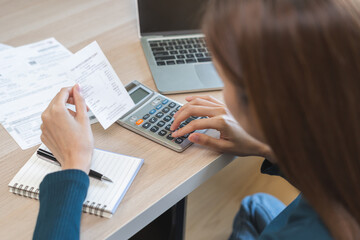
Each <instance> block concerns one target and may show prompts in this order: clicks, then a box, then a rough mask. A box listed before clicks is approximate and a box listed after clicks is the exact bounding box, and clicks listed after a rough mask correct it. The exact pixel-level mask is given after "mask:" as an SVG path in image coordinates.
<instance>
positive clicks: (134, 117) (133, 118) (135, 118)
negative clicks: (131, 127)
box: [130, 116, 138, 122]
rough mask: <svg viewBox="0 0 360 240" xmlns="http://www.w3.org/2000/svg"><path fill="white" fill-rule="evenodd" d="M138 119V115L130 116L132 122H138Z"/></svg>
mask: <svg viewBox="0 0 360 240" xmlns="http://www.w3.org/2000/svg"><path fill="white" fill-rule="evenodd" d="M137 119H138V117H137V116H132V117H131V118H130V122H136V120H137Z"/></svg>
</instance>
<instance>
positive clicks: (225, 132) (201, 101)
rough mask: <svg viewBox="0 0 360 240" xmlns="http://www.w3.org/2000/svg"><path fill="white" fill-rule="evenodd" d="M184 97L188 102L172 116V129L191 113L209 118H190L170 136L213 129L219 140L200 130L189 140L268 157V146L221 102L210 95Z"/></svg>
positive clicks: (237, 152) (269, 151)
mask: <svg viewBox="0 0 360 240" xmlns="http://www.w3.org/2000/svg"><path fill="white" fill-rule="evenodd" d="M186 100H187V101H188V103H187V104H185V105H184V106H183V107H181V108H180V110H179V111H178V112H177V113H176V114H175V115H174V118H175V120H174V122H173V124H172V126H171V130H174V129H177V128H178V127H179V125H180V124H181V122H183V121H184V120H186V119H188V118H189V117H191V116H197V117H202V116H206V117H208V118H204V119H197V120H193V121H191V122H190V123H189V124H187V125H186V126H184V127H182V128H180V129H178V130H177V131H175V132H173V134H172V136H173V137H180V136H184V135H185V134H188V133H191V132H193V131H195V130H201V129H216V130H218V131H219V132H220V138H219V139H217V138H214V137H211V136H208V135H206V134H202V133H192V134H191V135H190V136H189V138H188V139H189V140H190V141H191V142H194V143H197V144H200V145H204V146H208V147H211V148H213V149H215V150H217V151H219V152H223V153H231V154H234V155H237V156H262V157H265V158H271V150H270V148H269V147H268V146H267V145H266V144H264V143H262V142H260V141H258V140H257V139H255V138H253V137H252V136H250V135H249V134H248V133H247V132H246V131H245V130H244V129H243V128H242V127H241V126H240V124H239V123H238V122H237V121H236V120H235V119H234V118H233V117H232V116H231V114H230V113H229V112H228V110H227V109H226V107H225V105H224V104H223V103H221V102H220V101H218V100H216V99H215V98H213V97H210V96H205V97H202V96H194V97H187V98H186Z"/></svg>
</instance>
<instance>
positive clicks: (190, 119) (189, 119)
mask: <svg viewBox="0 0 360 240" xmlns="http://www.w3.org/2000/svg"><path fill="white" fill-rule="evenodd" d="M193 120H195V119H193V118H191V117H189V118H188V119H186V120H185V122H186V123H190V122H191V121H193Z"/></svg>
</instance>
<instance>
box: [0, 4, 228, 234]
mask: <svg viewBox="0 0 360 240" xmlns="http://www.w3.org/2000/svg"><path fill="white" fill-rule="evenodd" d="M0 6H1V7H0V42H1V43H5V44H9V45H12V46H19V45H23V44H27V43H31V42H35V41H39V40H42V39H45V38H49V37H55V38H56V39H57V40H58V41H60V42H61V43H62V44H63V45H64V46H65V47H67V48H69V49H70V50H71V51H73V52H76V51H77V50H79V49H81V48H83V47H85V46H86V45H87V44H89V43H91V42H92V41H94V40H96V41H97V42H98V43H99V45H100V46H101V48H102V50H103V51H104V53H105V55H106V56H107V57H108V59H109V61H110V62H111V64H112V66H113V67H114V69H115V71H116V72H117V74H118V76H119V77H120V79H121V80H122V82H123V84H127V83H129V82H131V81H132V80H134V79H136V80H138V81H140V82H142V83H144V84H145V85H147V86H149V87H150V88H152V89H156V88H155V85H154V82H153V80H152V76H151V73H150V70H149V68H148V65H147V63H146V60H145V57H144V54H143V51H142V48H141V45H140V41H139V38H138V34H137V27H136V9H135V1H134V0H103V1H98V0H77V1H72V0H46V1H45V0H31V1H30V0H21V1H20V0H18V1H6V0H0ZM204 94H205V93H202V95H204ZM206 94H209V93H206ZM210 94H212V95H213V96H215V97H217V98H220V99H221V98H222V96H221V92H219V91H217V92H211V93H210ZM170 97H171V98H173V99H175V100H177V101H179V102H184V95H172V96H170ZM92 129H93V132H94V136H95V146H96V147H98V148H101V149H106V150H110V151H114V152H119V153H123V154H127V155H132V156H136V157H139V158H143V159H145V163H144V165H143V167H142V169H141V170H140V172H139V174H138V176H137V177H136V179H135V181H134V182H133V184H132V186H131V188H130V189H129V191H128V193H127V194H126V196H125V198H124V199H123V201H122V202H121V204H120V205H119V208H118V209H117V211H116V213H115V214H114V216H113V217H112V218H111V219H106V218H100V217H96V216H93V215H90V214H83V216H82V222H81V238H82V239H104V238H109V239H126V238H129V237H130V236H132V235H133V234H135V233H136V232H137V231H139V230H140V229H142V228H143V227H144V226H146V225H147V224H148V223H149V222H151V221H152V220H154V219H155V218H156V217H158V216H159V215H160V214H161V213H163V212H164V211H165V210H167V209H168V208H170V207H171V206H172V205H174V204H175V203H176V202H178V201H179V200H181V199H182V198H183V197H185V196H186V195H187V194H189V193H190V192H191V191H193V190H194V189H195V188H196V187H198V186H199V185H200V184H201V183H203V182H204V181H205V180H207V179H208V178H210V177H211V176H212V175H214V174H215V173H216V172H218V171H219V170H220V169H222V168H223V167H224V166H226V165H227V164H228V163H229V162H231V161H232V159H233V157H232V156H224V155H220V154H218V153H216V152H213V151H210V150H208V149H205V148H202V147H200V146H192V147H191V148H189V149H187V150H186V151H185V152H184V153H181V154H179V153H176V152H174V151H171V150H169V149H167V148H165V147H162V146H160V145H158V144H156V143H154V142H152V141H150V140H147V139H145V138H144V137H141V136H139V135H137V134H135V133H133V132H130V131H129V130H126V129H124V128H122V127H120V126H119V125H117V124H114V125H113V126H112V127H110V128H109V129H108V130H106V131H104V130H103V128H102V127H101V126H100V125H99V124H95V125H94V126H93V127H92ZM35 149H36V148H35V147H34V148H31V149H28V150H26V151H22V150H21V149H20V148H19V147H18V146H17V144H16V143H15V142H14V141H13V140H12V138H11V137H10V136H9V135H8V134H7V132H6V131H5V130H4V129H3V128H2V127H0V173H1V180H0V191H1V195H0V238H1V239H29V238H31V236H32V233H33V229H34V226H35V222H36V216H37V213H38V207H39V202H38V201H36V200H32V199H27V198H24V197H19V196H16V195H14V194H11V193H9V192H8V191H9V190H8V186H7V184H8V183H9V182H10V180H11V179H12V178H13V176H14V175H15V174H16V173H17V171H18V170H19V169H20V168H21V167H22V166H23V165H24V163H25V162H26V161H27V160H28V159H29V158H30V156H31V155H32V154H33V152H34V151H35Z"/></svg>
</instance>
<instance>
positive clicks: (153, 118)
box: [149, 117, 158, 123]
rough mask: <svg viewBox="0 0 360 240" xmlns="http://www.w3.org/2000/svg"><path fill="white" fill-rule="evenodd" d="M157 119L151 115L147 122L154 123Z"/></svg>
mask: <svg viewBox="0 0 360 240" xmlns="http://www.w3.org/2000/svg"><path fill="white" fill-rule="evenodd" d="M157 120H158V119H157V118H156V117H152V118H150V120H149V122H151V123H156V121H157Z"/></svg>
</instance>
